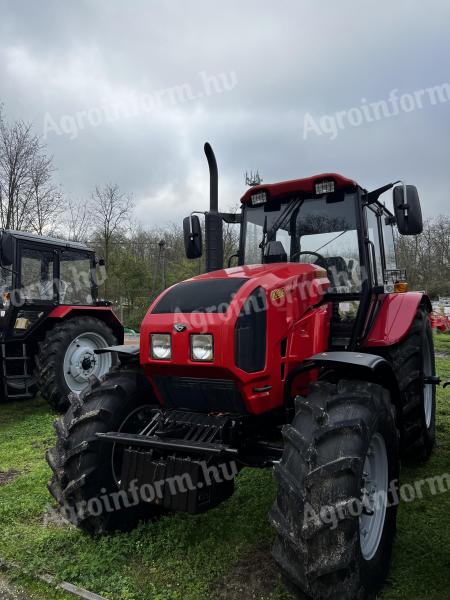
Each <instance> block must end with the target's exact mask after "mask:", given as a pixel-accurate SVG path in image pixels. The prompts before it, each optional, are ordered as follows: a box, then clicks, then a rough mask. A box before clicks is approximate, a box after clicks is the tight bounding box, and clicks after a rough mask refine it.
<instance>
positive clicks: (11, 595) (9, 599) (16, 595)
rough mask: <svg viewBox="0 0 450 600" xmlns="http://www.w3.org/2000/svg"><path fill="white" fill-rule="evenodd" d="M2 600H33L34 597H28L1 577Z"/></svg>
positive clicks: (0, 599) (0, 591)
mask: <svg viewBox="0 0 450 600" xmlns="http://www.w3.org/2000/svg"><path fill="white" fill-rule="evenodd" d="M0 600H33V597H32V596H27V595H26V594H24V593H23V592H22V591H20V590H18V589H16V588H14V587H12V586H11V585H10V584H9V583H7V582H6V580H5V579H4V578H3V577H2V575H0Z"/></svg>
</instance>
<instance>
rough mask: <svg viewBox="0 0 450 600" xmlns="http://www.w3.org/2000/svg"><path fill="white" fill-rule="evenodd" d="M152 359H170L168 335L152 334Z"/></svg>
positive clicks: (170, 344) (170, 342)
mask: <svg viewBox="0 0 450 600" xmlns="http://www.w3.org/2000/svg"><path fill="white" fill-rule="evenodd" d="M152 357H153V358H156V359H158V360H170V359H171V358H172V340H171V338H170V333H152Z"/></svg>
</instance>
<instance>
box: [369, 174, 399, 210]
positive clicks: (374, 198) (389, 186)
mask: <svg viewBox="0 0 450 600" xmlns="http://www.w3.org/2000/svg"><path fill="white" fill-rule="evenodd" d="M397 183H402V184H403V193H404V194H405V198H406V185H405V184H404V183H403V181H401V180H398V181H394V182H393V183H387V184H386V185H383V186H381V187H379V188H377V189H376V190H372V191H371V192H367V194H366V198H367V200H366V206H370V205H371V204H373V203H374V202H376V201H377V200H378V198H379V197H380V196H381V194H384V192H387V191H388V190H390V189H392V188H393V187H394V185H397Z"/></svg>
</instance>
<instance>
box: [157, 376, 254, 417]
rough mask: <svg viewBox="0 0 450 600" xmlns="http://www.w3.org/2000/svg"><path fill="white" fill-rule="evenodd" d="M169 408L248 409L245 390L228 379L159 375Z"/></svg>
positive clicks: (214, 410)
mask: <svg viewBox="0 0 450 600" xmlns="http://www.w3.org/2000/svg"><path fill="white" fill-rule="evenodd" d="M155 383H156V385H157V387H158V390H159V392H160V394H161V396H162V397H163V399H164V402H165V404H166V406H167V408H180V409H185V410H194V411H198V412H231V413H237V414H242V413H245V412H246V408H245V404H244V402H243V400H242V397H241V394H240V392H239V390H238V388H237V386H236V384H235V383H234V381H230V380H228V379H201V378H198V377H163V376H160V377H157V378H156V381H155Z"/></svg>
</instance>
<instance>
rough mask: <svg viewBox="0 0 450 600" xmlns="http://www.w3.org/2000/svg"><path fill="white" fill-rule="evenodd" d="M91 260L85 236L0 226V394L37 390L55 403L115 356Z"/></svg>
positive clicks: (111, 324)
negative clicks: (67, 237)
mask: <svg viewBox="0 0 450 600" xmlns="http://www.w3.org/2000/svg"><path fill="white" fill-rule="evenodd" d="M98 262H100V263H101V264H104V263H102V261H97V260H96V258H95V253H94V252H93V250H90V249H89V248H87V247H86V246H85V245H84V244H80V243H76V242H65V241H63V240H58V239H54V238H49V237H43V236H37V235H32V234H29V233H24V232H21V231H7V230H0V365H1V381H0V402H1V401H4V400H14V399H16V400H17V399H24V398H33V397H34V396H35V394H36V393H37V391H40V392H41V394H42V395H43V396H44V397H45V398H46V399H47V400H48V402H49V404H50V406H51V407H52V408H54V409H56V410H58V411H63V410H66V409H67V408H68V406H69V400H68V396H69V394H70V393H71V392H75V393H79V392H82V391H83V390H84V388H85V387H86V386H87V385H88V383H89V377H90V376H92V375H97V376H98V377H101V376H102V375H104V374H105V373H107V372H108V371H109V370H110V368H111V366H112V365H113V363H114V360H115V357H113V356H112V355H106V356H105V355H96V354H95V352H94V351H95V350H96V349H98V348H102V347H104V346H105V345H110V344H114V343H117V342H119V343H123V327H122V324H121V323H120V321H119V320H118V318H117V317H116V316H115V314H114V312H113V311H112V309H111V307H110V305H109V303H108V302H102V301H97V279H96V267H97V263H98Z"/></svg>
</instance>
